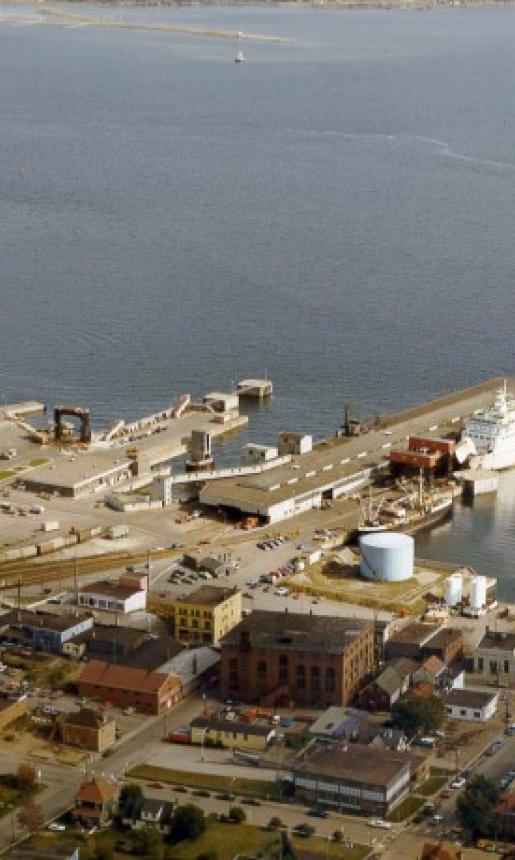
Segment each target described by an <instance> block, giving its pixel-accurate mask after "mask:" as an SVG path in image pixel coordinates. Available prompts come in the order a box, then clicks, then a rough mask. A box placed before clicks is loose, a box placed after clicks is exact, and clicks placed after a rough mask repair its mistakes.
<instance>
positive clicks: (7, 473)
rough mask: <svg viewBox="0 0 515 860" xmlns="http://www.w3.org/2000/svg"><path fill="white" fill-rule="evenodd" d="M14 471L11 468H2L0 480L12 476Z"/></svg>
mask: <svg viewBox="0 0 515 860" xmlns="http://www.w3.org/2000/svg"><path fill="white" fill-rule="evenodd" d="M15 474H16V473H15V472H13V470H12V469H4V470H3V471H1V472H0V481H5V479H6V478H12V477H13V476H14V475H15Z"/></svg>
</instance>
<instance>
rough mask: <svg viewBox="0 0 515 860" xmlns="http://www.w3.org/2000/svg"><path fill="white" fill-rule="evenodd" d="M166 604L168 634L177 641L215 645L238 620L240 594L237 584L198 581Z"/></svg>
mask: <svg viewBox="0 0 515 860" xmlns="http://www.w3.org/2000/svg"><path fill="white" fill-rule="evenodd" d="M169 607H170V609H171V613H172V631H171V632H172V636H174V637H175V638H176V639H178V640H179V642H185V643H192V644H197V645H200V644H208V645H218V644H219V642H220V639H221V638H222V636H225V635H226V634H227V633H229V631H230V630H232V629H233V627H235V626H236V625H237V624H239V622H240V621H241V616H242V598H241V591H238V589H237V588H224V587H223V586H220V585H201V586H200V587H199V588H196V589H194V591H190V592H189V594H187V595H185V596H183V597H177V598H176V599H175V600H173V601H172V602H171V603H170V604H169Z"/></svg>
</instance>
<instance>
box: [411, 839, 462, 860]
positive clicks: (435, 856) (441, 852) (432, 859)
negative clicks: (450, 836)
mask: <svg viewBox="0 0 515 860" xmlns="http://www.w3.org/2000/svg"><path fill="white" fill-rule="evenodd" d="M462 857H463V852H462V851H461V849H459V848H457V847H456V846H455V845H453V844H452V843H451V842H437V843H435V842H426V843H425V845H424V847H423V848H422V853H421V855H420V860H461V858H462Z"/></svg>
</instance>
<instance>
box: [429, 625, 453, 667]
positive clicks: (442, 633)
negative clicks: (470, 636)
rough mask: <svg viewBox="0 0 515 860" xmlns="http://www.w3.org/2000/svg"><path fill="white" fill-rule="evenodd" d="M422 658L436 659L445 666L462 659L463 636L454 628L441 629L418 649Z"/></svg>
mask: <svg viewBox="0 0 515 860" xmlns="http://www.w3.org/2000/svg"><path fill="white" fill-rule="evenodd" d="M420 656H421V657H422V658H427V657H431V656H434V657H438V659H439V660H441V662H442V663H445V664H446V665H447V666H450V665H452V663H456V662H457V661H458V660H461V658H462V657H463V634H462V632H461V630H456V628H455V627H442V628H441V629H440V630H438V631H437V632H436V633H435V634H434V636H431V638H430V639H429V640H428V641H426V642H424V644H423V645H422V647H421V649H420Z"/></svg>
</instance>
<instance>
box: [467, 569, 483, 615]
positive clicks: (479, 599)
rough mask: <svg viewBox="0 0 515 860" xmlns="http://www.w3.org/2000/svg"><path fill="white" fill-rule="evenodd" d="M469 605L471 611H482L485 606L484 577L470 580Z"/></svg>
mask: <svg viewBox="0 0 515 860" xmlns="http://www.w3.org/2000/svg"><path fill="white" fill-rule="evenodd" d="M470 605H471V607H472V609H482V608H483V606H486V577H484V576H475V577H474V579H473V580H472V585H471V589H470Z"/></svg>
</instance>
